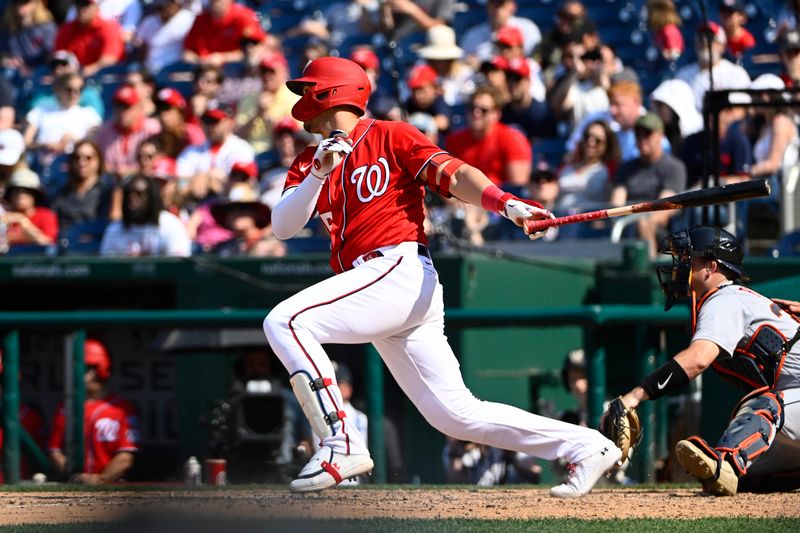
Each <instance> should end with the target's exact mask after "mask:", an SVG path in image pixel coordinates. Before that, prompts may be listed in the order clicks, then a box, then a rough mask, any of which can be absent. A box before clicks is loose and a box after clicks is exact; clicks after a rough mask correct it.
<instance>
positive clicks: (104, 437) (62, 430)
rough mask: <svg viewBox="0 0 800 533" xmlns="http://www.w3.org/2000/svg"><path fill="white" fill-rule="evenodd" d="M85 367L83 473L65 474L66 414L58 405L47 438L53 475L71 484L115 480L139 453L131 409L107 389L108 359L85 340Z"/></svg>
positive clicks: (95, 342) (101, 349)
mask: <svg viewBox="0 0 800 533" xmlns="http://www.w3.org/2000/svg"><path fill="white" fill-rule="evenodd" d="M83 354H84V355H83V360H84V363H85V365H86V373H85V374H84V384H85V386H86V401H85V402H84V404H83V432H84V459H83V472H68V471H67V470H66V469H67V457H66V455H64V446H65V436H66V421H67V420H66V412H65V408H64V406H63V405H61V406H59V408H58V410H57V412H56V417H55V420H54V421H53V430H52V432H51V434H50V438H49V439H48V449H49V452H50V463H51V464H52V465H53V468H54V470H55V471H56V474H57V475H59V476H62V477H65V478H66V477H68V478H69V479H70V481H72V482H74V483H84V484H87V485H97V484H100V483H111V482H114V481H119V480H120V479H122V477H123V476H125V474H126V473H127V472H128V471H129V470H130V469H131V467H132V466H133V463H134V459H135V454H136V452H138V451H139V419H138V416H137V415H136V409H135V407H134V406H133V405H132V404H131V403H130V402H128V401H127V400H124V399H123V398H120V397H119V396H118V395H116V394H115V393H113V392H111V391H109V390H108V387H107V383H108V380H109V378H110V377H111V359H110V358H109V356H108V350H107V349H106V347H105V346H104V345H103V344H102V343H101V342H100V341H98V340H95V339H86V342H85V343H84V345H83Z"/></svg>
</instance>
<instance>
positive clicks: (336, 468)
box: [289, 446, 374, 493]
mask: <svg viewBox="0 0 800 533" xmlns="http://www.w3.org/2000/svg"><path fill="white" fill-rule="evenodd" d="M373 466H374V463H373V462H372V459H371V458H370V456H369V454H350V455H345V454H343V453H337V452H334V451H333V450H332V449H331V448H329V447H328V446H322V447H321V448H320V449H319V450H317V453H315V454H314V456H313V457H312V458H311V460H310V461H309V462H308V464H307V465H306V466H304V467H303V469H302V470H301V471H300V474H298V475H297V478H296V479H295V480H294V481H292V482H291V483H290V484H289V490H290V491H292V492H295V493H297V492H319V491H321V490H325V489H328V488H331V487H333V486H335V485H338V484H339V483H341V482H342V481H343V480H345V479H350V478H354V477H356V476H360V475H362V474H368V473H369V472H372V467H373Z"/></svg>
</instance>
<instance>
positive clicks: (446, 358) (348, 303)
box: [264, 242, 611, 462]
mask: <svg viewBox="0 0 800 533" xmlns="http://www.w3.org/2000/svg"><path fill="white" fill-rule="evenodd" d="M379 250H380V251H381V252H382V254H383V255H382V256H381V257H377V258H374V259H370V260H368V261H362V259H359V260H356V262H355V264H356V267H355V268H353V269H352V270H349V271H347V272H344V273H342V274H339V275H336V276H334V277H332V278H329V279H326V280H324V281H321V282H319V283H317V284H316V285H313V286H312V287H309V288H307V289H305V290H303V291H301V292H299V293H298V294H296V295H294V296H292V297H290V298H288V299H287V300H285V301H283V302H281V303H280V304H278V305H277V306H276V307H275V308H274V309H273V310H272V311H271V312H270V313H269V315H268V316H267V317H266V318H265V319H264V332H265V333H266V336H267V339H268V340H269V343H270V345H271V346H272V349H273V350H274V351H275V353H276V354H277V356H278V358H279V359H280V360H281V362H282V363H283V365H284V366H285V367H286V369H287V370H288V371H289V373H290V374H294V373H295V372H298V371H305V372H308V373H309V374H310V375H311V376H312V378H314V379H316V378H318V377H322V378H333V376H334V371H333V367H332V365H331V362H330V359H329V358H328V356H327V354H326V353H325V351H324V350H323V348H322V346H321V344H327V343H334V344H363V343H368V342H371V343H372V344H373V345H374V346H375V348H376V349H377V351H378V353H379V354H380V355H381V358H382V359H383V361H384V363H385V364H386V366H387V367H388V368H389V371H390V372H391V373H392V375H393V376H394V378H395V379H396V380H397V383H398V384H399V385H400V387H401V388H402V389H403V391H404V392H405V393H406V395H407V396H408V397H409V399H411V401H412V402H413V403H414V405H415V406H416V407H417V409H419V411H420V413H422V415H423V416H424V417H425V419H426V420H427V421H428V422H429V423H430V424H431V425H432V426H433V427H435V428H436V429H438V430H439V431H441V432H442V433H445V434H446V435H449V436H451V437H454V438H456V439H460V440H465V441H471V442H478V443H481V444H486V445H489V446H494V447H496V448H502V449H507V450H515V451H519V452H523V453H527V454H530V455H534V456H537V457H541V458H544V459H556V458H559V457H563V458H566V460H568V461H569V462H579V461H581V460H583V459H585V458H587V457H589V456H591V455H594V454H595V453H597V452H599V451H600V450H602V449H603V448H604V447H606V446H609V445H611V441H609V440H608V439H606V438H605V437H604V436H603V435H601V434H600V433H599V432H598V431H595V430H593V429H589V428H585V427H582V426H577V425H573V424H568V423H565V422H561V421H559V420H553V419H550V418H546V417H542V416H538V415H534V414H531V413H529V412H527V411H523V410H521V409H518V408H516V407H511V406H509V405H504V404H499V403H493V402H486V401H481V400H478V399H477V398H475V397H474V396H473V395H472V393H471V392H470V391H469V389H467V387H466V386H465V385H464V381H463V379H462V377H461V372H460V369H459V364H458V361H457V359H456V357H455V355H454V354H453V351H452V349H451V348H450V346H449V345H448V343H447V337H446V336H445V335H444V304H443V300H442V286H441V285H440V284H439V279H438V274H437V272H436V269H435V268H434V266H433V263H432V262H431V260H430V259H429V258H428V257H426V256H423V255H419V254H418V244H417V243H415V242H406V243H402V244H399V245H395V246H387V247H383V248H380V249H379ZM498 349H500V348H499V347H498ZM325 390H326V392H325V393H323V394H322V395H321V397H322V399H323V400H322V401H323V404H324V407H323V410H324V412H325V413H329V412H335V411H339V410H341V406H342V405H343V402H342V398H341V393H339V390H338V387H336V386H332V387H327V389H325ZM334 429H335V434H334V435H333V436H332V437H327V438H325V439H324V440H323V444H325V445H326V446H330V447H331V448H333V449H334V450H335V451H337V452H340V453H368V451H367V446H366V440H365V436H364V435H361V434H359V432H358V431H357V430H356V429H355V427H354V426H353V424H350V423H348V420H347V419H346V418H345V419H344V420H343V421H341V422H337V423H336V424H335V427H334Z"/></svg>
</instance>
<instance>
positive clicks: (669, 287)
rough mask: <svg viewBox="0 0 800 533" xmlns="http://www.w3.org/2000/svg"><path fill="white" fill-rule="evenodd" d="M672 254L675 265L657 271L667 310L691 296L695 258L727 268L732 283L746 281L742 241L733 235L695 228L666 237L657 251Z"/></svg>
mask: <svg viewBox="0 0 800 533" xmlns="http://www.w3.org/2000/svg"><path fill="white" fill-rule="evenodd" d="M658 252H659V253H662V254H670V255H671V256H672V265H671V266H668V267H656V273H657V274H658V281H659V283H660V285H661V289H662V290H663V291H664V294H665V296H666V297H667V300H666V303H665V304H664V310H665V311H666V310H668V309H669V308H671V307H672V306H673V305H674V304H675V302H676V301H677V300H678V299H679V298H684V297H687V296H689V295H690V294H691V285H692V257H702V258H706V259H713V260H714V261H716V262H717V263H719V264H720V265H722V266H723V267H725V268H726V269H727V270H728V271H729V272H730V273H731V275H728V277H729V278H730V279H732V280H733V281H738V280H741V281H747V280H748V279H749V278H748V276H747V273H745V271H744V268H742V261H743V259H744V250H743V249H742V245H741V244H740V243H739V240H738V239H737V238H736V237H735V236H734V235H733V234H731V233H730V232H728V231H726V230H724V229H722V228H719V227H715V226H695V227H694V228H692V229H690V230H685V229H684V230H681V231H677V232H675V233H673V234H672V235H669V236H667V237H666V238H665V239H664V240H663V241H662V242H661V246H660V247H659V249H658Z"/></svg>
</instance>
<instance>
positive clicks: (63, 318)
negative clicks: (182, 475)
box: [0, 305, 689, 484]
mask: <svg viewBox="0 0 800 533" xmlns="http://www.w3.org/2000/svg"><path fill="white" fill-rule="evenodd" d="M445 315H446V318H445V320H446V324H447V327H448V328H451V329H471V328H539V327H554V326H579V327H581V328H582V329H583V331H584V339H585V344H586V358H587V374H588V380H589V392H588V422H589V426H590V427H597V426H598V424H599V421H600V417H601V415H602V412H603V403H604V401H605V399H606V353H605V348H604V344H605V343H604V342H603V334H604V333H603V328H604V327H606V326H620V325H627V326H630V327H631V331H632V333H633V335H634V336H635V338H636V341H637V342H636V350H635V351H636V353H633V354H631V356H630V362H631V364H632V365H634V364H635V365H638V370H639V372H638V373H639V374H640V375H642V376H644V375H646V374H648V373H649V372H651V371H652V370H653V369H654V368H655V366H656V365H657V364H659V363H661V362H663V361H664V360H665V358H666V354H665V353H664V351H663V347H661V348H659V347H657V346H652V345H651V344H652V342H650V341H649V340H648V339H650V338H652V335H649V333H651V332H652V330H653V328H656V329H660V330H663V329H664V328H669V327H677V326H680V327H685V325H686V323H687V320H688V319H689V313H688V308H687V307H675V308H673V309H672V310H670V311H669V312H664V310H663V308H662V307H661V306H655V305H588V306H579V307H563V308H547V309H541V308H536V309H519V308H518V309H505V310H500V309H448V310H446V313H445ZM263 318H264V311H262V310H250V309H247V310H245V309H218V310H164V311H41V312H0V331H2V332H3V334H2V335H3V337H2V346H3V354H4V357H3V365H4V373H3V384H2V385H3V387H2V391H3V394H2V406H3V409H2V412H3V420H2V423H3V433H4V439H3V440H4V442H3V456H2V465H3V471H4V473H5V481H6V483H9V484H18V483H19V481H20V458H21V456H20V451H21V444H24V445H25V447H26V449H27V450H29V451H31V452H32V453H34V454H35V455H36V456H37V457H36V459H37V462H40V461H45V459H44V456H43V453H42V452H41V450H38V447H37V446H36V445H35V443H34V442H33V440H32V439H31V437H30V436H29V435H27V434H26V433H25V431H24V430H23V429H22V428H21V427H20V426H19V421H18V417H17V413H18V412H19V384H18V373H19V355H20V350H19V335H20V331H30V330H53V329H58V330H66V331H69V332H70V333H68V334H67V335H66V337H65V353H66V355H67V357H66V361H65V370H66V373H67V376H66V379H65V385H66V386H65V406H66V409H67V412H68V419H69V421H70V422H69V424H68V451H69V453H68V462H69V463H68V464H69V465H71V466H72V467H73V469H75V470H77V471H80V469H81V468H82V467H83V453H82V450H83V416H82V406H83V402H84V398H85V391H84V383H83V374H84V363H83V342H84V339H85V337H86V329H87V328H96V327H133V326H141V327H154V328H167V327H181V326H191V327H193V328H219V327H244V326H250V327H252V326H253V325H254V324H260V323H261V321H262V320H263ZM365 370H366V372H365V375H366V387H365V390H366V400H367V415H368V418H369V420H370V423H369V443H370V450H371V451H372V454H373V457H374V460H375V471H374V473H373V479H374V480H375V482H376V483H385V482H386V456H385V451H384V436H383V412H384V404H383V366H382V364H381V361H380V357H379V356H378V354H377V352H376V351H375V350H374V349H373V348H372V347H371V346H370V347H369V348H368V350H367V355H366V361H365ZM654 404H657V405H655V406H654ZM656 409H658V412H657V413H656ZM640 414H641V416H642V417H643V419H644V420H645V421H646V422H645V424H646V431H645V432H644V438H643V442H642V443H641V445H640V447H639V453H638V465H639V468H640V477H641V478H642V479H652V474H653V464H654V460H653V459H654V456H655V443H656V441H657V440H658V441H659V442H661V443H662V444H661V445H660V448H663V447H664V443H666V406H665V403H664V402H646V403H644V404H643V405H642V406H641V408H640ZM662 451H663V449H662Z"/></svg>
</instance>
